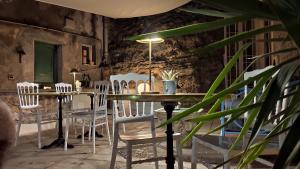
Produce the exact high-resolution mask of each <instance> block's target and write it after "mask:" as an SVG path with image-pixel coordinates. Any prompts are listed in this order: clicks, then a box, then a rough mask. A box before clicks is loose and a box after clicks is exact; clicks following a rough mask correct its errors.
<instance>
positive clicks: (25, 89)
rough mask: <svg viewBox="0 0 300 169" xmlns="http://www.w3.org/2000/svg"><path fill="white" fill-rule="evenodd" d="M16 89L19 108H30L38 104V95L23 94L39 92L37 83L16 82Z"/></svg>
mask: <svg viewBox="0 0 300 169" xmlns="http://www.w3.org/2000/svg"><path fill="white" fill-rule="evenodd" d="M17 90H18V96H19V104H20V108H21V109H31V108H36V107H38V106H39V95H25V94H27V93H39V84H37V83H29V82H20V83H17Z"/></svg>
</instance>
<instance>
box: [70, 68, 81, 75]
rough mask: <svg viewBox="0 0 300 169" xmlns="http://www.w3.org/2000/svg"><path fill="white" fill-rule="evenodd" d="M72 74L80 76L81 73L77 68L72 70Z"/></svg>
mask: <svg viewBox="0 0 300 169" xmlns="http://www.w3.org/2000/svg"><path fill="white" fill-rule="evenodd" d="M70 74H79V71H78V70H77V69H75V68H73V69H71V71H70Z"/></svg>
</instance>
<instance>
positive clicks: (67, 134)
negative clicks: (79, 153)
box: [64, 118, 69, 151]
mask: <svg viewBox="0 0 300 169" xmlns="http://www.w3.org/2000/svg"><path fill="white" fill-rule="evenodd" d="M68 139H69V118H67V119H66V126H65V145H64V150H65V151H67V149H68Z"/></svg>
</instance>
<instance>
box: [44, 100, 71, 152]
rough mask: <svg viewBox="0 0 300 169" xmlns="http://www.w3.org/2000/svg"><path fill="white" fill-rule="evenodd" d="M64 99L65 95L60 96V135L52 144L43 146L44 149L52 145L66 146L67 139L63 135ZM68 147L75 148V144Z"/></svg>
mask: <svg viewBox="0 0 300 169" xmlns="http://www.w3.org/2000/svg"><path fill="white" fill-rule="evenodd" d="M62 99H63V96H61V95H59V96H58V137H57V139H56V140H54V141H53V142H52V143H51V144H49V145H46V146H43V147H42V149H49V148H52V147H62V148H63V147H64V144H65V139H64V136H63V128H62V121H63V118H62ZM68 148H74V146H73V145H71V144H68Z"/></svg>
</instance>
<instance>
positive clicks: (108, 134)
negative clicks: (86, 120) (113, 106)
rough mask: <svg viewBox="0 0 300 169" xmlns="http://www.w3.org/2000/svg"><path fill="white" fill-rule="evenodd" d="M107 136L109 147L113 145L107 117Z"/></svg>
mask: <svg viewBox="0 0 300 169" xmlns="http://www.w3.org/2000/svg"><path fill="white" fill-rule="evenodd" d="M102 127H103V126H102ZM106 134H107V137H108V142H109V145H111V139H110V132H109V125H108V118H107V116H106Z"/></svg>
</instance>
